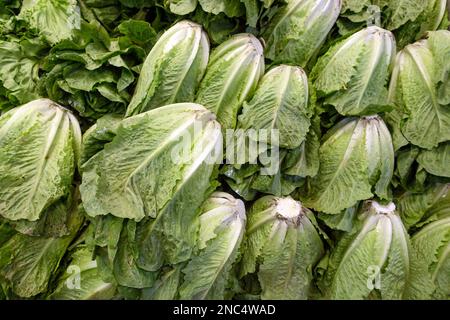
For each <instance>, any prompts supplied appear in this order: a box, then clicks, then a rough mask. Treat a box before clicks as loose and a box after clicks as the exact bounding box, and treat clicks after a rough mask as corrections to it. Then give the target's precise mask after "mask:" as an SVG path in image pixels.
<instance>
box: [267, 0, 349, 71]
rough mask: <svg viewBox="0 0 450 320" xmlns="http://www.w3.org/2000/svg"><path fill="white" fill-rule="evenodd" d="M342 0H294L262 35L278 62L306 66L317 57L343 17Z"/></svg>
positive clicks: (270, 52) (271, 21)
mask: <svg viewBox="0 0 450 320" xmlns="http://www.w3.org/2000/svg"><path fill="white" fill-rule="evenodd" d="M340 6H341V1H339V0H306V1H304V0H290V1H287V4H286V5H285V6H282V7H281V8H280V9H279V10H278V11H277V12H276V13H275V14H274V16H273V17H272V18H271V19H270V22H269V24H268V26H267V27H266V28H265V30H263V33H262V36H263V38H264V40H265V41H266V51H265V56H266V57H267V58H268V59H270V60H272V61H273V62H274V63H293V64H296V65H299V66H300V67H303V68H304V67H305V66H306V64H307V63H308V61H309V60H310V59H311V58H312V57H313V56H314V55H316V54H317V51H318V50H319V49H320V47H321V46H322V44H323V42H324V41H325V39H326V37H327V35H328V32H329V31H330V30H331V28H332V27H333V25H334V23H335V22H336V19H337V17H338V15H339V11H340Z"/></svg>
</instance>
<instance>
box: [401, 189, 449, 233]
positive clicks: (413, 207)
mask: <svg viewBox="0 0 450 320" xmlns="http://www.w3.org/2000/svg"><path fill="white" fill-rule="evenodd" d="M397 206H398V211H399V213H400V216H401V218H402V220H403V223H404V224H405V227H406V228H407V229H409V228H410V227H413V226H416V225H420V224H422V223H423V222H424V221H426V220H429V219H433V220H435V219H436V218H438V217H441V216H443V215H445V214H448V213H450V184H449V183H446V184H443V183H436V184H435V185H432V186H429V187H428V188H427V189H426V190H425V191H424V192H422V193H413V192H405V193H404V194H402V195H401V196H400V197H398V199H397Z"/></svg>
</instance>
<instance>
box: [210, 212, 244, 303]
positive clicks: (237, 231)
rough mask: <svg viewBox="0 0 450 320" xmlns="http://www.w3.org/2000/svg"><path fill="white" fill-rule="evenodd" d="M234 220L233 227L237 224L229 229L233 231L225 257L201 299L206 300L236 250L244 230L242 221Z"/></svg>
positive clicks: (237, 217) (237, 218)
mask: <svg viewBox="0 0 450 320" xmlns="http://www.w3.org/2000/svg"><path fill="white" fill-rule="evenodd" d="M235 219H236V221H234V222H233V225H235V224H238V225H237V226H230V227H229V228H230V229H232V230H233V232H232V233H230V235H229V237H228V239H229V242H228V243H229V244H230V245H227V250H226V251H225V255H224V256H223V259H222V262H221V263H220V265H219V267H218V268H217V269H216V272H214V276H213V277H212V281H211V282H210V285H209V288H208V289H207V290H205V293H204V295H203V299H205V298H206V296H207V295H208V293H209V291H210V290H211V288H212V287H213V286H214V284H215V283H216V280H217V277H218V276H219V274H220V273H221V272H222V270H223V268H224V267H225V265H226V264H227V262H228V260H229V259H230V257H231V255H232V254H233V252H235V251H236V250H238V248H237V246H236V245H237V243H238V242H239V239H240V238H241V235H242V231H243V230H244V227H243V225H242V221H241V219H240V218H239V216H238V215H236V217H235Z"/></svg>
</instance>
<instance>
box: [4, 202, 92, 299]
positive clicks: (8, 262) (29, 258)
mask: <svg viewBox="0 0 450 320" xmlns="http://www.w3.org/2000/svg"><path fill="white" fill-rule="evenodd" d="M76 204H78V201H77V200H75V203H74V205H73V207H72V209H73V210H74V213H73V214H71V215H70V217H71V218H70V221H69V223H68V228H69V230H70V234H69V235H67V236H64V237H60V238H52V237H50V238H46V237H32V236H27V235H24V234H20V233H17V234H15V235H14V236H13V237H12V238H10V239H9V240H8V241H7V242H6V243H4V244H3V245H2V246H1V247H0V283H1V285H2V286H4V287H8V288H11V290H12V292H13V293H14V294H15V295H17V296H19V297H23V298H31V297H34V296H37V295H39V294H43V293H45V292H46V290H47V289H49V281H50V280H51V278H52V277H53V276H54V275H55V273H56V272H57V269H58V266H59V264H60V262H61V259H62V258H63V256H64V254H65V253H66V250H67V248H68V247H69V245H70V243H71V242H72V240H73V239H74V238H75V236H76V235H77V232H78V230H79V228H80V227H81V225H82V223H83V215H82V213H81V212H80V211H78V207H77V205H76Z"/></svg>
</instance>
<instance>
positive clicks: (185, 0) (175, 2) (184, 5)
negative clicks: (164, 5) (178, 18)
mask: <svg viewBox="0 0 450 320" xmlns="http://www.w3.org/2000/svg"><path fill="white" fill-rule="evenodd" d="M167 2H168V3H169V9H170V12H172V13H175V14H178V15H185V14H188V13H191V12H192V11H194V10H195V8H196V7H197V0H168V1H167Z"/></svg>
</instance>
